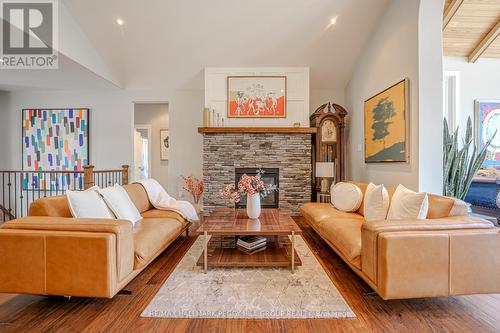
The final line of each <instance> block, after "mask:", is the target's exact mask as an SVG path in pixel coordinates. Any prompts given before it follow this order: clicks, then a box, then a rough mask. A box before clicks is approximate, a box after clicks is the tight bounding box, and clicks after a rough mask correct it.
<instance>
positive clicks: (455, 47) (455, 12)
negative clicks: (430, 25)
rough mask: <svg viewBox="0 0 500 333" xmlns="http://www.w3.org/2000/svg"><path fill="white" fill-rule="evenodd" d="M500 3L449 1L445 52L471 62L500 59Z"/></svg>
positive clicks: (445, 28)
mask: <svg viewBox="0 0 500 333" xmlns="http://www.w3.org/2000/svg"><path fill="white" fill-rule="evenodd" d="M499 36H500V0H445V6H444V14H443V52H444V55H445V56H459V57H466V58H468V59H469V62H475V61H476V60H477V59H479V58H480V57H482V58H500V37H499Z"/></svg>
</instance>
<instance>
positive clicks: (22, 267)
mask: <svg viewBox="0 0 500 333" xmlns="http://www.w3.org/2000/svg"><path fill="white" fill-rule="evenodd" d="M124 188H125V190H126V191H127V193H128V194H129V196H130V198H131V199H132V201H133V202H134V204H135V205H136V207H137V209H138V210H139V212H140V213H141V215H142V217H143V218H142V220H140V221H139V222H137V223H136V224H135V226H132V224H131V223H130V222H129V221H124V220H110V219H75V218H72V216H71V212H70V210H69V207H68V202H67V200H66V197H65V196H57V197H48V198H44V199H40V200H37V201H35V202H33V203H32V205H31V206H30V210H29V216H28V217H25V218H21V219H17V220H13V221H10V222H7V223H5V224H4V225H2V227H1V228H0V292H3V293H22V294H40V295H63V296H85V297H107V298H111V297H113V296H114V295H115V294H116V293H117V292H118V291H120V290H121V289H122V288H123V287H125V286H126V285H127V284H128V283H129V282H130V281H131V280H132V279H133V278H134V277H135V276H137V274H139V273H140V272H141V271H142V270H143V269H144V268H146V267H147V265H148V264H149V263H150V262H151V261H153V260H154V259H155V258H156V257H157V256H158V255H159V254H160V253H161V252H162V251H163V250H165V249H166V248H167V247H168V246H169V245H170V244H171V243H172V242H173V241H174V240H175V239H176V238H177V237H178V236H179V235H181V234H182V232H183V231H186V230H188V227H189V222H187V221H186V220H184V218H182V216H180V215H179V214H177V213H175V212H172V211H163V210H157V209H154V208H153V206H152V205H151V203H150V202H149V200H148V197H147V194H146V191H145V190H144V188H143V187H142V185H139V184H131V185H125V186H124Z"/></svg>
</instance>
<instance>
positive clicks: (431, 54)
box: [418, 0, 444, 194]
mask: <svg viewBox="0 0 500 333" xmlns="http://www.w3.org/2000/svg"><path fill="white" fill-rule="evenodd" d="M443 10H444V0H421V1H420V9H419V24H418V75H419V80H418V83H419V88H418V92H419V94H418V100H419V101H418V104H419V106H418V107H419V111H418V116H419V119H418V131H419V136H418V145H419V149H420V150H419V159H418V163H419V165H418V172H419V177H418V189H419V190H420V191H425V192H432V193H436V194H442V192H443V51H442V45H443V42H442V20H443V14H442V13H443Z"/></svg>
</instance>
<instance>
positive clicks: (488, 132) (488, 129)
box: [474, 100, 500, 167]
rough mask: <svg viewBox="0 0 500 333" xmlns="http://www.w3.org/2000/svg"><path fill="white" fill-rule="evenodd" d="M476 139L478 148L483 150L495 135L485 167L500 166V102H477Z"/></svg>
mask: <svg viewBox="0 0 500 333" xmlns="http://www.w3.org/2000/svg"><path fill="white" fill-rule="evenodd" d="M474 104H475V108H474V109H475V116H474V124H475V134H476V135H475V139H476V143H477V145H478V147H480V148H483V147H484V145H485V143H486V142H487V141H488V140H489V139H490V138H491V137H492V136H493V135H494V134H495V131H497V134H496V136H495V138H494V139H493V140H492V141H491V144H490V146H489V147H488V151H487V152H486V158H485V159H484V162H483V165H484V166H496V167H498V166H500V100H476V101H475V103H474Z"/></svg>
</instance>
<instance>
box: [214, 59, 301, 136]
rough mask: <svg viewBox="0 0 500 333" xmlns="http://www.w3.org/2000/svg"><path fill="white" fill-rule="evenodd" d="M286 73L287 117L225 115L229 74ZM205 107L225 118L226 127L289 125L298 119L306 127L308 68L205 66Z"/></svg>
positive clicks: (267, 74)
mask: <svg viewBox="0 0 500 333" xmlns="http://www.w3.org/2000/svg"><path fill="white" fill-rule="evenodd" d="M256 75H262V76H271V75H275V76H286V78H287V83H286V84H287V96H286V97H287V98H286V100H287V106H286V108H287V117H286V118H272V119H271V118H258V119H257V118H254V119H248V118H247V119H238V118H227V77H228V76H256ZM205 106H206V107H210V108H215V112H216V113H219V114H220V115H221V116H223V117H225V118H226V119H225V126H254V127H259V126H260V127H262V126H263V127H265V126H282V127H287V126H290V127H291V126H292V125H293V124H294V123H295V122H299V123H300V124H301V126H302V127H308V126H309V107H310V105H309V68H308V67H265V68H264V67H259V68H242V67H236V68H235V67H232V68H226V67H219V68H205Z"/></svg>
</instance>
